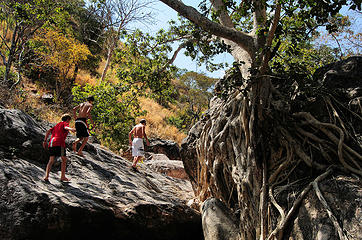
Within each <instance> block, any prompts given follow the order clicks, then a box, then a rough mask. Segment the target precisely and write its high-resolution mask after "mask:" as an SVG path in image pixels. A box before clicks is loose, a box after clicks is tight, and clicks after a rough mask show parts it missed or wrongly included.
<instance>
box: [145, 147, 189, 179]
mask: <svg viewBox="0 0 362 240" xmlns="http://www.w3.org/2000/svg"><path fill="white" fill-rule="evenodd" d="M144 164H145V165H146V166H147V167H149V168H150V169H152V170H153V171H156V172H160V173H163V174H165V175H167V176H170V177H174V178H180V179H188V176H187V174H186V172H185V169H184V165H183V162H182V161H179V160H170V159H169V158H168V157H167V156H166V155H164V154H153V153H151V154H150V158H149V159H147V160H146V161H145V162H144Z"/></svg>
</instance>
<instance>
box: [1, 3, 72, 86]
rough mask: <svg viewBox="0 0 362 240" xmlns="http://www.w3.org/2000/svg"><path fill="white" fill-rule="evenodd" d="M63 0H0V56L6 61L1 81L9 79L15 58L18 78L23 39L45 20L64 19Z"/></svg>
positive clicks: (24, 44)
mask: <svg viewBox="0 0 362 240" xmlns="http://www.w3.org/2000/svg"><path fill="white" fill-rule="evenodd" d="M66 2H68V1H63V0H41V1H35V0H30V1H25V0H0V25H1V32H0V56H1V58H2V62H3V64H4V65H5V75H4V82H5V83H8V76H9V72H10V69H11V67H12V66H13V65H14V63H15V62H16V63H17V64H16V68H17V70H18V76H19V79H18V82H19V81H20V72H21V66H22V64H21V62H22V57H23V53H24V50H25V47H26V43H27V42H28V41H29V40H30V39H31V38H32V37H33V36H34V34H35V33H36V32H37V31H38V30H39V29H40V28H42V27H43V26H44V25H46V24H50V23H55V22H61V21H63V20H64V11H63V8H62V7H63V6H65V3H66Z"/></svg>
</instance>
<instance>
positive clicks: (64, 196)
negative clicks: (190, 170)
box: [0, 107, 203, 240]
mask: <svg viewBox="0 0 362 240" xmlns="http://www.w3.org/2000/svg"><path fill="white" fill-rule="evenodd" d="M48 127H49V126H48V125H47V124H40V123H38V122H36V121H35V120H34V119H32V118H31V117H30V116H28V115H27V114H25V113H23V112H21V111H19V110H9V109H4V108H2V107H0V135H1V138H0V192H1V195H0V239H4V240H5V239H9V240H10V239H48V238H51V239H89V238H91V239H94V238H100V239H147V240H153V239H203V236H202V228H201V218H200V214H199V213H198V212H197V211H195V210H194V209H192V208H190V207H188V206H187V205H186V204H185V203H186V201H187V200H189V199H191V198H193V192H192V188H191V184H190V183H189V181H187V180H183V179H178V178H172V177H169V176H167V175H164V174H161V173H158V172H154V171H152V170H151V168H150V167H147V164H141V167H140V173H136V172H132V171H130V170H129V167H130V165H131V163H130V162H129V161H127V160H126V159H123V158H121V157H120V156H118V155H115V154H114V153H112V152H111V151H108V150H107V149H104V148H102V147H101V146H100V145H99V144H96V143H90V144H88V145H87V146H86V148H85V151H84V154H85V158H82V157H79V156H77V155H75V154H73V153H72V152H71V151H70V143H71V141H72V140H73V139H74V137H72V136H70V137H68V139H67V156H68V159H69V161H68V166H67V176H68V177H70V178H71V182H70V183H62V182H60V181H59V177H60V164H59V162H57V164H55V165H54V166H53V169H52V173H51V174H50V182H49V183H45V182H44V181H43V180H42V178H43V176H44V170H45V166H46V164H47V161H48V153H47V152H46V151H45V150H44V149H42V146H41V142H42V140H43V138H44V134H45V131H46V130H47V128H48Z"/></svg>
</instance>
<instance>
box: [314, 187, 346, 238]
mask: <svg viewBox="0 0 362 240" xmlns="http://www.w3.org/2000/svg"><path fill="white" fill-rule="evenodd" d="M313 188H314V191H315V193H316V195H317V197H318V199H319V201H320V202H321V203H322V205H323V206H324V208H325V209H326V211H327V213H328V216H329V219H330V220H331V221H332V223H333V226H334V227H335V228H336V230H337V232H338V236H339V239H341V240H348V239H347V237H346V236H345V235H344V233H343V230H342V228H341V226H339V223H338V221H337V218H336V217H335V216H334V215H333V212H332V210H331V208H330V207H329V206H328V203H327V201H326V199H325V198H324V197H323V194H322V192H321V191H320V189H319V187H318V182H317V181H313Z"/></svg>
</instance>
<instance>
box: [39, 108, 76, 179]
mask: <svg viewBox="0 0 362 240" xmlns="http://www.w3.org/2000/svg"><path fill="white" fill-rule="evenodd" d="M71 119H72V118H71V116H70V115H69V114H64V115H63V116H62V121H61V122H60V123H58V124H57V125H55V126H54V127H52V128H51V129H49V130H48V131H47V132H46V134H45V138H44V142H43V147H44V148H45V149H46V148H47V147H48V144H47V140H48V136H49V135H50V134H51V138H50V141H49V153H50V157H49V162H48V164H47V167H46V170H45V177H44V181H49V173H50V169H51V168H52V165H53V163H54V160H55V157H61V159H62V164H61V174H60V181H63V182H68V181H69V179H68V178H66V177H65V168H66V166H67V160H68V159H67V156H66V151H65V139H66V138H67V136H68V133H69V131H72V132H75V129H74V128H71V127H69V122H70V120H71Z"/></svg>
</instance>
